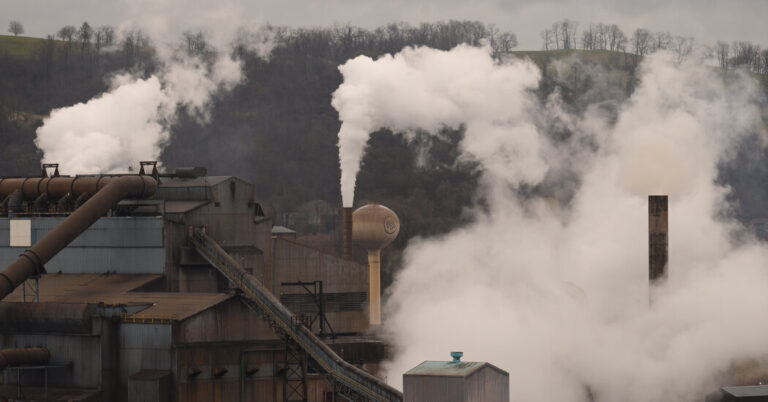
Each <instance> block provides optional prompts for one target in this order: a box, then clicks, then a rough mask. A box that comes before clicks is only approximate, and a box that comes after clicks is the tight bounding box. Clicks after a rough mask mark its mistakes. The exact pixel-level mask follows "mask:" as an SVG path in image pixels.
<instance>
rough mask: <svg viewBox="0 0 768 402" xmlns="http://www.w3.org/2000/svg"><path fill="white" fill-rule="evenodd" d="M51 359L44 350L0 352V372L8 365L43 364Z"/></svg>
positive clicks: (49, 353)
mask: <svg viewBox="0 0 768 402" xmlns="http://www.w3.org/2000/svg"><path fill="white" fill-rule="evenodd" d="M50 359H51V352H49V351H48V349H46V348H19V349H3V350H0V370H3V369H5V367H6V366H8V365H9V364H22V363H24V364H45V363H48V360H50Z"/></svg>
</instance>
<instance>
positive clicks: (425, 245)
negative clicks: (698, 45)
mask: <svg viewBox="0 0 768 402" xmlns="http://www.w3.org/2000/svg"><path fill="white" fill-rule="evenodd" d="M469 59H476V60H469ZM380 60H381V61H379V60H377V61H371V60H366V59H360V58H358V59H355V60H353V61H351V62H350V63H348V64H347V65H345V66H344V67H342V72H343V73H344V76H345V83H344V85H347V84H349V83H350V81H348V79H353V82H354V85H350V87H349V88H348V91H349V92H346V91H341V89H340V92H337V97H336V99H335V102H336V103H335V105H336V106H337V107H340V109H341V110H340V114H341V115H342V117H343V119H344V124H347V122H348V121H354V122H357V124H358V126H355V127H356V128H360V129H362V127H369V128H373V129H375V128H378V127H380V126H385V127H388V128H390V129H392V130H394V131H404V132H406V133H408V132H412V131H413V130H415V129H424V130H427V131H429V132H432V133H435V132H436V129H437V128H439V127H440V126H441V125H442V124H444V125H449V126H455V125H459V124H464V125H466V136H465V138H464V140H463V143H462V144H461V149H462V152H463V154H464V156H465V157H467V158H471V159H473V160H475V161H477V162H479V164H480V165H481V167H482V168H483V169H484V173H483V177H482V181H483V184H482V186H481V194H478V195H479V196H480V197H479V198H481V199H483V200H484V203H485V205H484V206H483V207H480V206H477V207H476V208H475V210H474V217H475V219H474V223H472V224H470V225H468V226H465V227H463V228H460V229H457V230H455V231H453V232H452V233H449V234H448V235H445V236H442V237H440V238H432V239H417V240H415V241H413V242H412V243H411V244H410V245H409V247H408V248H407V249H406V251H405V268H404V269H403V271H402V272H401V273H400V274H399V275H398V276H397V278H396V281H395V283H394V285H393V286H392V288H390V292H389V294H388V302H387V304H386V305H385V328H384V330H385V332H387V333H388V336H390V337H391V340H392V341H393V342H394V344H395V346H396V349H397V353H396V354H395V356H394V358H393V360H392V361H391V362H389V363H388V364H387V367H386V372H387V377H388V379H389V381H390V382H392V383H393V384H394V385H400V381H401V374H402V373H403V372H405V371H407V370H408V369H410V368H411V367H413V366H415V365H417V364H419V363H420V362H421V361H423V360H447V359H448V352H449V351H451V350H463V351H464V352H465V357H466V360H473V361H489V362H492V363H494V364H496V365H498V366H499V367H501V368H503V369H505V370H508V371H509V372H510V386H511V396H512V400H522V401H533V400H541V399H542V397H543V395H546V396H545V397H544V398H546V399H547V400H552V401H586V400H589V398H594V400H597V401H617V400H622V401H658V400H665V401H690V400H701V399H702V395H703V394H705V393H707V392H709V391H712V390H714V389H715V388H716V386H717V384H718V381H719V379H720V378H721V376H722V375H723V373H724V372H725V371H726V370H727V369H728V368H729V367H730V366H731V364H732V363H733V362H734V361H736V360H738V359H742V358H748V357H757V358H760V357H763V356H764V355H765V354H766V353H768V344H767V343H766V342H765V340H764V338H765V337H764V334H765V333H766V331H768V312H766V310H765V306H766V305H768V268H766V267H768V248H766V247H765V245H764V244H763V243H759V242H758V241H756V240H754V239H752V238H751V237H750V236H749V235H747V234H745V231H744V230H743V229H744V228H743V227H741V225H740V224H739V223H738V222H736V221H735V220H732V219H730V218H728V216H729V215H728V210H729V208H730V207H729V205H728V204H727V202H726V195H727V194H728V192H729V189H728V188H727V187H724V186H722V185H719V184H717V182H716V179H717V174H718V165H719V164H723V163H728V161H729V160H730V159H731V158H732V157H733V155H734V149H735V147H736V145H737V144H738V143H739V142H740V141H742V140H743V139H744V138H747V137H749V136H754V135H760V136H764V135H765V133H764V128H762V125H761V124H762V123H761V121H760V118H759V110H758V108H757V107H756V104H755V103H756V100H757V98H758V96H759V95H758V91H757V90H756V88H755V83H754V82H753V81H752V79H751V78H749V77H748V76H746V75H743V76H741V75H740V76H737V77H735V78H733V79H731V80H729V82H728V84H725V83H724V82H723V79H722V76H721V75H719V73H717V72H716V71H714V70H713V69H710V68H708V67H705V66H703V64H704V63H701V61H700V60H691V61H690V62H689V63H685V64H683V65H677V64H676V63H674V62H673V60H672V57H670V56H669V55H665V54H658V55H654V56H650V57H647V58H646V59H645V61H644V62H643V64H642V65H641V67H640V70H641V71H640V80H641V83H640V85H639V87H638V88H637V89H636V90H635V92H634V93H633V95H632V96H631V97H630V98H629V99H627V100H626V101H625V102H624V103H623V105H622V106H621V107H620V109H619V110H618V115H617V116H606V115H605V113H604V112H603V110H602V108H599V107H593V108H587V109H586V111H585V112H584V113H583V114H579V115H574V114H573V113H569V112H568V111H565V110H563V109H562V108H561V107H560V106H559V105H560V102H559V101H558V98H557V95H554V96H553V97H551V98H550V99H548V100H546V101H544V102H536V101H535V100H534V99H533V98H532V97H531V94H530V89H531V88H532V87H534V86H535V85H536V80H537V79H538V73H537V72H536V69H535V67H533V66H532V64H531V63H530V62H527V61H510V62H509V63H507V64H505V65H495V64H494V63H493V61H492V60H491V58H490V55H489V54H488V52H487V50H486V51H483V50H482V49H474V50H470V49H466V48H462V47H459V48H457V49H454V50H452V51H449V52H438V51H434V50H430V49H407V50H405V51H404V52H403V53H402V54H399V55H395V56H393V57H385V58H382V59H380ZM398 60H402V61H400V62H399V65H398V63H395V62H396V61H398ZM454 63H456V64H460V65H472V66H475V68H478V66H486V67H485V69H484V70H483V74H480V75H479V76H480V77H482V76H485V77H488V78H487V81H481V80H480V81H476V82H472V80H473V78H472V75H471V74H470V75H469V76H467V74H468V72H467V71H466V70H462V69H459V68H456V69H453V68H452V67H450V65H452V64H454ZM433 70H434V71H433ZM502 71H503V72H507V74H504V73H502ZM453 73H456V74H453ZM494 73H496V74H501V75H503V76H504V79H501V80H495V79H494V77H495V75H494ZM390 74H400V75H401V79H396V78H395V77H390V76H389V75H390ZM429 76H435V77H439V78H435V79H434V82H435V84H434V87H431V86H430V87H428V88H429V89H430V91H431V92H430V94H432V95H433V96H432V97H429V98H427V99H425V97H424V96H423V90H422V88H423V85H419V84H417V83H416V82H415V81H417V80H416V78H414V77H418V78H420V79H421V78H422V77H429ZM466 80H468V81H469V82H470V85H469V86H472V85H474V88H476V89H475V90H470V91H468V92H467V93H466V94H464V93H462V90H465V89H466V87H465V86H463V83H464V82H465V81H466ZM381 82H384V84H381ZM491 83H492V84H491ZM438 84H440V85H438ZM440 88H442V89H440ZM353 89H354V91H352V90H353ZM454 90H455V91H456V94H454V92H453V91H454ZM340 93H341V94H344V95H345V97H343V98H342V97H340V96H339V94H340ZM383 98H390V100H382V99H383ZM339 99H343V102H342V101H341V100H339ZM458 102H461V103H458ZM457 103H458V104H459V105H460V107H457V106H456V104H457ZM390 104H391V105H396V109H395V108H394V106H389V105H390ZM346 105H354V106H355V107H357V108H358V109H346V110H345V108H346ZM356 113H359V114H356ZM552 119H557V120H558V121H561V122H562V124H563V125H566V126H567V127H568V129H569V130H571V132H572V134H571V135H570V136H569V137H568V138H565V139H563V138H555V137H554V136H552V135H551V134H549V132H548V131H547V130H545V127H546V125H545V124H543V123H542V122H543V121H551V120H552ZM359 122H362V123H359ZM357 134H359V133H357ZM341 135H342V139H341V140H340V141H343V137H344V136H345V135H349V134H348V132H342V133H341ZM355 139H356V141H358V143H357V144H358V149H360V142H362V141H363V139H362V136H361V135H356V136H355ZM475 141H480V143H479V144H473V142H475ZM363 144H364V143H363ZM345 149H349V148H342V151H344V150H345ZM343 158H344V156H343V155H342V160H344V159H343ZM342 168H344V164H343V163H342ZM563 171H568V173H570V174H571V175H575V176H577V177H578V180H577V181H576V182H577V183H579V184H578V186H577V188H576V189H575V190H574V192H573V195H572V197H570V198H569V199H568V202H567V203H565V202H562V203H561V204H560V206H559V207H553V205H552V204H553V203H552V202H551V200H548V199H545V198H542V197H531V196H530V195H529V196H525V197H522V196H520V195H521V190H522V189H525V188H528V189H529V188H531V187H533V188H553V187H557V186H558V185H560V184H561V183H560V182H559V180H560V178H561V177H563V176H565V175H563V174H562V172H563ZM523 184H524V185H523ZM563 185H566V184H563ZM567 185H572V182H569V183H567ZM657 193H663V194H669V195H670V268H669V270H670V274H669V275H670V276H669V279H668V280H667V281H666V283H664V284H663V285H661V286H660V287H658V288H655V289H653V303H652V304H650V305H649V293H650V289H649V286H648V266H647V264H648V262H647V261H648V260H647V247H648V246H647V236H648V235H647V225H648V223H647V195H649V194H657ZM405 224H407V222H406V223H405Z"/></svg>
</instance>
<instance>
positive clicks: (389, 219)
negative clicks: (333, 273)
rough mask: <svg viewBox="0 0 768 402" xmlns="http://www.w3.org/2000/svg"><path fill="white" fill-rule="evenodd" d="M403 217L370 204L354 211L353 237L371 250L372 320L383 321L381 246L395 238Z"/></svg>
mask: <svg viewBox="0 0 768 402" xmlns="http://www.w3.org/2000/svg"><path fill="white" fill-rule="evenodd" d="M399 232H400V219H398V218H397V214H395V213H394V211H392V210H391V209H389V208H387V207H385V206H383V205H379V204H377V203H370V204H367V205H364V206H362V207H360V208H358V209H357V210H356V211H355V212H353V213H352V239H353V241H354V242H355V243H357V244H359V245H360V246H362V247H363V248H365V249H366V250H368V283H369V287H368V312H369V313H368V322H369V323H370V324H371V325H379V324H381V249H383V248H384V247H386V246H387V245H388V244H389V243H391V242H392V240H395V237H397V234H398V233H399Z"/></svg>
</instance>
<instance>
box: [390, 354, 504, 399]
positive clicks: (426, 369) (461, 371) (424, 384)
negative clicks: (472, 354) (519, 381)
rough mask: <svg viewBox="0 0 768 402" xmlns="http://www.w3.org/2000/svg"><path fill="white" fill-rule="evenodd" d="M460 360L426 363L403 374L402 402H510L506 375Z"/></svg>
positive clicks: (457, 356) (501, 371) (502, 372)
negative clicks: (403, 400)
mask: <svg viewBox="0 0 768 402" xmlns="http://www.w3.org/2000/svg"><path fill="white" fill-rule="evenodd" d="M460 357H461V354H458V355H456V356H455V357H454V361H450V362H443V361H425V362H424V363H421V364H419V365H418V366H416V367H414V368H412V369H410V370H409V371H408V372H406V373H405V374H403V394H404V398H405V402H509V373H507V372H506V371H504V370H502V369H500V368H498V367H496V366H494V365H492V364H490V363H485V362H462V361H460V359H459V358H460Z"/></svg>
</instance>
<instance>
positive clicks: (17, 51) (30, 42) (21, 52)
mask: <svg viewBox="0 0 768 402" xmlns="http://www.w3.org/2000/svg"><path fill="white" fill-rule="evenodd" d="M44 40H45V39H40V38H31V37H28V36H9V35H0V54H7V55H8V56H10V57H17V58H26V59H29V58H32V57H33V56H34V54H35V49H36V47H37V46H38V45H39V44H40V43H41V42H43V41H44Z"/></svg>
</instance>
